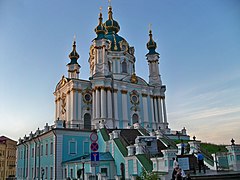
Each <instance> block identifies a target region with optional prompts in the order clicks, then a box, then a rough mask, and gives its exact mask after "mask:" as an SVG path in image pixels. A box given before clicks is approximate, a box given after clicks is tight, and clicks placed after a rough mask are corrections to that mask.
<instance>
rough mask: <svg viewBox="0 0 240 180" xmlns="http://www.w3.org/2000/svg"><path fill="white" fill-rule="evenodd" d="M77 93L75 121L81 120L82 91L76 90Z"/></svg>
mask: <svg viewBox="0 0 240 180" xmlns="http://www.w3.org/2000/svg"><path fill="white" fill-rule="evenodd" d="M77 92H78V94H77V96H78V97H77V98H78V101H77V102H78V105H77V107H78V109H77V114H78V117H77V120H80V121H81V120H82V91H81V90H78V91H77ZM78 123H80V122H78Z"/></svg>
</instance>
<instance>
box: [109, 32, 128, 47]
mask: <svg viewBox="0 0 240 180" xmlns="http://www.w3.org/2000/svg"><path fill="white" fill-rule="evenodd" d="M105 38H106V39H108V40H110V41H111V50H112V51H121V50H122V49H121V45H120V44H121V42H123V41H125V39H124V38H123V37H121V36H119V35H118V34H114V33H108V34H106V35H105Z"/></svg>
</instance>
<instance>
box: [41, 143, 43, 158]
mask: <svg viewBox="0 0 240 180" xmlns="http://www.w3.org/2000/svg"><path fill="white" fill-rule="evenodd" d="M42 155H43V144H42V145H41V156H42Z"/></svg>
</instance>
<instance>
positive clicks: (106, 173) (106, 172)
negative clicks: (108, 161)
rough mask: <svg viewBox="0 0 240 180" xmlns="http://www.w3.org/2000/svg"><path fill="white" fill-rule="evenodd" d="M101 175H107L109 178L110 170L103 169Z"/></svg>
mask: <svg viewBox="0 0 240 180" xmlns="http://www.w3.org/2000/svg"><path fill="white" fill-rule="evenodd" d="M101 173H102V174H105V176H108V170H107V168H101Z"/></svg>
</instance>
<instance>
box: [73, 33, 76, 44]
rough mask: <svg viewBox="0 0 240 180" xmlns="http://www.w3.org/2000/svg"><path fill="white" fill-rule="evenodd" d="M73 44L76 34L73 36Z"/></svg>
mask: <svg viewBox="0 0 240 180" xmlns="http://www.w3.org/2000/svg"><path fill="white" fill-rule="evenodd" d="M73 42H76V34H75V33H74V35H73Z"/></svg>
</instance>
